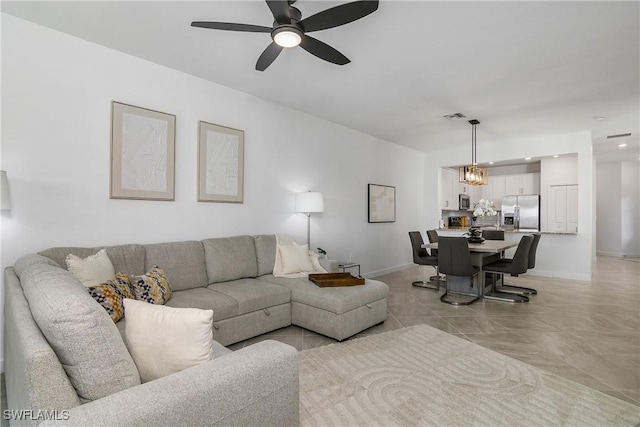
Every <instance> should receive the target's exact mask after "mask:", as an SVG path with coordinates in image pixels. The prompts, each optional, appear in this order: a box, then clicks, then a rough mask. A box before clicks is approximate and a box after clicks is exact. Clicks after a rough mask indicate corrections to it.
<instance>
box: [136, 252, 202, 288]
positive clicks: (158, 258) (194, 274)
mask: <svg viewBox="0 0 640 427" xmlns="http://www.w3.org/2000/svg"><path fill="white" fill-rule="evenodd" d="M144 249H145V269H146V270H149V269H151V267H153V266H154V265H159V266H161V267H162V269H163V270H164V272H165V274H166V276H167V280H169V283H171V290H172V291H182V290H185V289H192V288H204V287H206V286H207V285H208V282H207V268H206V266H205V263H204V247H203V246H202V242H195V241H185V242H171V243H157V244H152V245H145V246H144Z"/></svg>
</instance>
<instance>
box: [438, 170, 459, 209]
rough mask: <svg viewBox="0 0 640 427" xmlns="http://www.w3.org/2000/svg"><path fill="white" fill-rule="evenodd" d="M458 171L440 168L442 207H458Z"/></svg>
mask: <svg viewBox="0 0 640 427" xmlns="http://www.w3.org/2000/svg"><path fill="white" fill-rule="evenodd" d="M458 190H459V188H458V173H457V172H455V171H453V170H451V169H444V168H443V169H440V209H458Z"/></svg>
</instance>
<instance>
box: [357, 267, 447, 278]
mask: <svg viewBox="0 0 640 427" xmlns="http://www.w3.org/2000/svg"><path fill="white" fill-rule="evenodd" d="M413 266H415V264H414V263H409V264H402V265H398V266H395V267H390V268H383V269H382V270H376V271H372V272H370V273H364V274H363V275H362V277H364V278H367V279H370V278H372V277H378V276H383V275H385V274H391V273H396V272H398V271H402V270H406V269H407V268H411V267H413ZM433 274H435V273H433Z"/></svg>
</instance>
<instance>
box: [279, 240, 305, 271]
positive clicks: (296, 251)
mask: <svg viewBox="0 0 640 427" xmlns="http://www.w3.org/2000/svg"><path fill="white" fill-rule="evenodd" d="M279 249H280V261H281V262H282V273H283V274H292V273H300V272H304V271H313V264H311V260H310V259H309V248H308V247H307V245H296V244H293V245H284V246H279Z"/></svg>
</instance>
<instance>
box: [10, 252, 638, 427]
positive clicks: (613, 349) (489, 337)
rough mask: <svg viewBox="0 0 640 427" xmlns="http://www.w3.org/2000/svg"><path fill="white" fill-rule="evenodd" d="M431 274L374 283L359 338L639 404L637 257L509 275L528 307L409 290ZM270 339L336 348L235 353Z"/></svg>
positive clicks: (314, 338) (312, 339)
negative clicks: (258, 348)
mask: <svg viewBox="0 0 640 427" xmlns="http://www.w3.org/2000/svg"><path fill="white" fill-rule="evenodd" d="M432 274H433V269H431V268H429V267H412V268H409V269H406V270H403V271H400V272H397V273H393V274H388V275H385V276H380V277H377V279H379V280H382V281H384V282H385V283H387V284H388V285H389V288H390V294H389V300H388V303H389V304H388V310H389V318H388V319H387V320H386V321H385V322H384V323H383V324H381V325H378V326H374V327H372V328H369V329H367V330H365V331H363V332H361V333H360V334H358V335H357V336H366V335H371V334H376V333H380V332H386V331H390V330H393V329H398V328H402V327H405V326H410V325H416V324H420V323H425V324H428V325H430V326H433V327H435V328H438V329H441V330H443V331H446V332H448V333H451V334H454V335H457V336H459V337H462V338H464V339H467V340H469V341H472V342H475V343H476V344H479V345H481V346H483V347H487V348H490V349H492V350H494V351H497V352H499V353H502V354H505V355H508V356H511V357H514V358H516V359H519V360H522V361H524V362H527V363H530V364H532V365H534V366H537V367H539V368H541V369H546V370H547V371H550V372H553V373H555V374H557V375H560V376H563V377H565V378H568V379H571V380H573V381H577V382H579V383H582V384H584V385H586V386H589V387H591V388H594V389H596V390H600V391H603V392H605V393H608V394H610V395H613V396H615V397H618V398H620V399H623V400H626V401H628V402H631V403H634V404H636V405H638V406H640V279H639V278H640V259H619V258H608V257H598V259H597V262H596V263H595V265H594V271H593V278H592V280H591V282H580V281H574V280H564V279H551V278H544V277H535V276H531V275H525V276H521V277H517V278H514V277H509V278H508V279H507V283H511V284H514V285H520V286H528V287H533V288H536V289H537V290H538V295H535V296H532V297H531V301H530V302H529V303H526V304H509V303H503V302H497V301H488V300H487V301H480V302H477V303H475V304H473V305H470V306H464V307H454V306H450V305H447V304H444V303H441V302H440V300H439V297H440V294H442V291H440V292H436V291H434V290H430V289H424V288H414V287H413V286H411V282H412V281H414V280H421V279H422V278H423V277H425V276H429V275H432ZM265 339H276V340H279V341H282V342H285V343H287V344H290V345H292V346H294V347H296V348H297V349H298V350H303V349H310V348H314V347H318V346H321V345H325V344H329V343H333V342H335V341H334V340H332V339H330V338H327V337H324V336H322V335H318V334H316V333H313V332H310V331H307V330H305V329H302V328H299V327H297V326H290V327H288V328H283V329H280V330H277V331H274V332H271V333H268V334H264V335H261V336H259V337H255V338H252V339H249V340H246V341H243V342H240V343H236V344H233V345H231V346H230V348H231V349H232V350H236V349H239V348H242V347H244V346H245V345H250V344H253V343H255V342H258V341H261V340H265ZM2 380H3V381H2V404H3V409H4V408H5V407H6V390H5V387H4V375H2ZM6 425H7V423H6V421H5V420H2V427H4V426H6Z"/></svg>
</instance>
